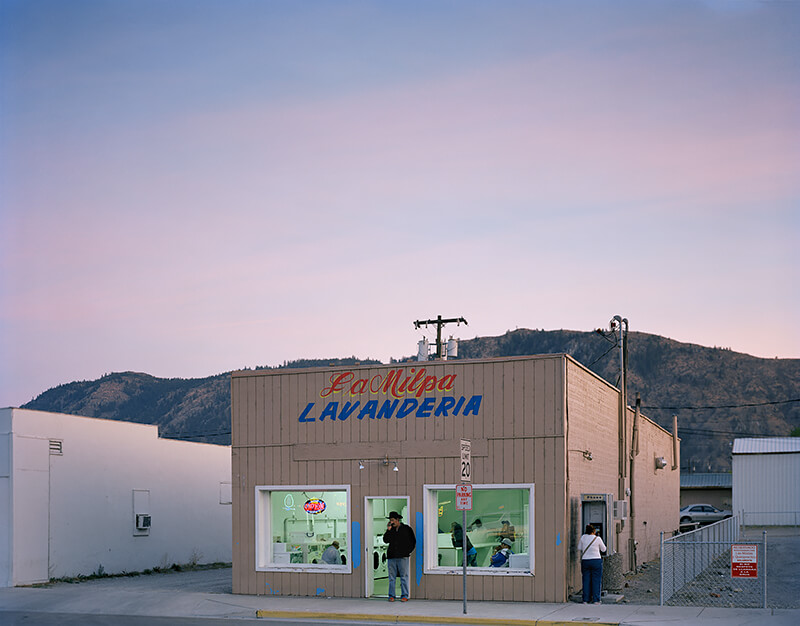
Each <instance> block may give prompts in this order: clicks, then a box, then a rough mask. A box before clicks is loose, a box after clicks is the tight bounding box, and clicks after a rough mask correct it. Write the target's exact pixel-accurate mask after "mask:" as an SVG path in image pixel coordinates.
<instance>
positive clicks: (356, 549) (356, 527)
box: [350, 522, 361, 569]
mask: <svg viewBox="0 0 800 626" xmlns="http://www.w3.org/2000/svg"><path fill="white" fill-rule="evenodd" d="M350 536H351V539H352V543H353V549H352V550H351V551H350V552H351V556H352V557H353V569H358V567H359V566H360V565H361V523H360V522H353V525H352V526H351V527H350Z"/></svg>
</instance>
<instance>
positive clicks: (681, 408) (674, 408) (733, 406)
mask: <svg viewBox="0 0 800 626" xmlns="http://www.w3.org/2000/svg"><path fill="white" fill-rule="evenodd" d="M791 402H800V398H795V399H793V400H775V401H771V402H747V403H745V404H720V405H717V406H647V405H643V406H642V408H643V409H654V410H660V411H707V410H711V409H742V408H745V407H749V406H768V405H773V404H789V403H791Z"/></svg>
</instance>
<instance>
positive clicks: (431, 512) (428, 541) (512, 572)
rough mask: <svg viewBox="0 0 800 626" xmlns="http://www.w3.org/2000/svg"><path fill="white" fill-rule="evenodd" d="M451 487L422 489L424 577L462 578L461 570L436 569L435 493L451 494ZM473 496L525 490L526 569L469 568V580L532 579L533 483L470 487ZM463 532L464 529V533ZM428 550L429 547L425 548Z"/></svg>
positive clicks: (437, 516) (437, 517)
mask: <svg viewBox="0 0 800 626" xmlns="http://www.w3.org/2000/svg"><path fill="white" fill-rule="evenodd" d="M455 488H456V486H455V485H454V484H452V483H451V484H445V485H441V484H436V485H422V515H423V520H424V525H425V528H424V529H423V533H424V535H423V537H424V541H425V543H424V545H425V554H424V556H423V559H424V565H423V572H424V573H425V574H434V575H435V574H445V575H452V574H463V573H464V569H463V566H456V567H452V566H448V567H442V566H440V565H438V553H439V548H438V543H437V541H438V539H437V535H438V523H437V522H438V519H439V503H438V501H437V498H436V493H437V492H438V491H442V490H444V489H449V490H454V489H455ZM472 489H473V493H474V492H475V491H476V490H481V491H484V490H489V489H527V490H528V492H529V495H528V546H529V547H528V557H529V567H528V569H510V568H506V567H468V568H467V574H468V575H470V576H476V575H478V576H533V575H534V573H535V563H536V559H535V554H534V537H535V532H534V531H535V529H534V517H535V515H534V501H535V500H534V495H535V490H534V483H504V484H485V485H481V484H476V485H473V487H472ZM465 532H466V529H465ZM428 546H430V547H428Z"/></svg>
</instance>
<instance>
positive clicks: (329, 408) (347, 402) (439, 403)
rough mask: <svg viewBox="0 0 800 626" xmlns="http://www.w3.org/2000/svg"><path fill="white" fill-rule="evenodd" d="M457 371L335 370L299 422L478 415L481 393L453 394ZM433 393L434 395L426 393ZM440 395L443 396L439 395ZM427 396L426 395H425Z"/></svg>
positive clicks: (304, 411) (306, 408)
mask: <svg viewBox="0 0 800 626" xmlns="http://www.w3.org/2000/svg"><path fill="white" fill-rule="evenodd" d="M457 376H458V374H447V375H445V376H440V377H437V376H434V375H432V374H428V372H427V370H426V369H425V368H424V367H420V368H415V367H412V368H410V369H408V370H404V369H392V370H389V371H388V372H387V373H386V374H385V375H384V374H375V375H374V376H372V377H371V378H357V377H356V373H355V372H352V371H347V372H334V373H333V374H331V376H330V378H329V379H328V382H329V383H330V385H328V386H326V387H323V388H322V389H321V390H320V392H319V397H320V398H322V399H323V400H324V403H323V402H320V403H319V404H320V406H319V407H317V403H316V402H309V403H308V404H307V405H306V407H305V409H303V412H302V413H301V414H300V417H299V418H298V421H300V422H303V423H311V422H324V421H325V420H329V421H332V422H335V421H337V420H338V421H341V422H344V421H346V420H348V419H351V418H352V419H356V420H364V419H377V420H380V419H387V420H388V419H392V418H394V419H404V418H406V417H410V416H414V417H417V418H430V417H432V418H437V417H448V416H450V415H452V416H454V417H457V416H459V415H461V416H464V417H466V416H468V415H478V412H479V411H480V408H481V400H482V399H483V396H477V395H476V396H469V397H467V396H459V397H456V396H454V395H451V394H452V390H453V386H454V385H455V382H456V377H457ZM428 394H434V397H430V396H428ZM439 394H443V395H439ZM364 395H378V396H380V395H384V396H386V399H384V400H375V399H372V400H366V399H364V398H363V397H362V396H364ZM424 396H428V397H424Z"/></svg>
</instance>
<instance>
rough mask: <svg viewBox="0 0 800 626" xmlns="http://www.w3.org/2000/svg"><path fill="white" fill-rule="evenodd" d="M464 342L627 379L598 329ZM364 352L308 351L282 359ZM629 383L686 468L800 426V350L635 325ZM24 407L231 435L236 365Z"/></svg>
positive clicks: (189, 433)
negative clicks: (774, 350) (563, 356)
mask: <svg viewBox="0 0 800 626" xmlns="http://www.w3.org/2000/svg"><path fill="white" fill-rule="evenodd" d="M459 352H460V354H459V357H460V358H461V359H464V358H490V357H502V356H521V355H530V354H554V353H567V354H570V355H571V356H573V357H574V358H575V359H577V360H578V361H579V362H581V363H583V364H584V365H586V366H587V367H588V368H589V369H591V370H592V371H594V372H595V373H597V374H598V375H599V376H602V377H603V378H605V379H606V380H608V381H609V382H610V383H612V384H617V383H618V377H619V350H618V348H616V347H615V346H614V344H611V343H609V342H608V341H607V340H606V339H605V338H604V337H603V336H601V335H600V334H598V333H591V332H580V331H570V330H557V331H544V330H527V329H519V330H515V331H509V332H507V333H506V334H504V335H502V336H499V337H476V338H475V339H468V340H463V341H461V342H460V345H459ZM401 360H407V359H401ZM357 362H359V361H358V359H356V358H355V357H350V358H347V359H316V360H302V361H292V362H288V363H284V364H283V365H282V366H281V368H283V367H319V366H327V365H332V364H337V365H353V364H355V363H357ZM361 362H362V363H365V364H366V363H377V361H366V360H365V361H361ZM257 369H258V368H257ZM627 386H628V398H629V403H630V404H633V399H634V398H635V394H636V393H639V394H640V395H641V398H642V405H643V407H644V408H643V412H644V414H645V415H647V416H648V417H649V418H650V419H653V420H655V421H656V422H657V423H659V424H660V425H662V426H664V427H665V428H667V429H670V430H671V428H672V416H673V415H677V416H678V431H679V435H680V437H681V439H682V445H681V466H682V470H683V471H697V472H704V471H729V470H730V446H731V444H732V442H733V439H734V438H735V437H745V436H788V435H789V434H790V433H791V431H792V430H793V429H796V428H800V401H797V400H798V399H800V359H762V358H757V357H753V356H749V355H746V354H741V353H737V352H733V351H731V350H730V349H726V348H708V347H703V346H699V345H694V344H687V343H680V342H677V341H674V340H672V339H667V338H665V337H661V336H658V335H651V334H647V333H638V332H631V333H630V334H629V339H628V385H627ZM791 400H794V401H791ZM23 408H28V409H38V410H43V411H56V412H61V413H69V414H74V415H86V416H89V417H101V418H106V419H118V420H125V421H131V422H138V423H147V424H156V425H158V426H159V432H160V433H161V435H162V436H163V437H174V438H181V439H190V440H194V441H207V442H209V443H230V378H229V373H223V374H218V375H216V376H210V377H208V378H195V379H182V378H171V379H164V378H155V377H153V376H150V375H148V374H140V373H135V372H122V373H115V374H108V375H106V376H103V377H102V378H100V379H98V380H94V381H81V382H73V383H68V384H65V385H60V386H58V387H55V388H53V389H49V390H48V391H45V392H44V393H42V394H41V395H39V396H38V397H36V398H35V399H34V400H32V401H31V402H29V403H28V404H26V405H25V406H24V407H23Z"/></svg>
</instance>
